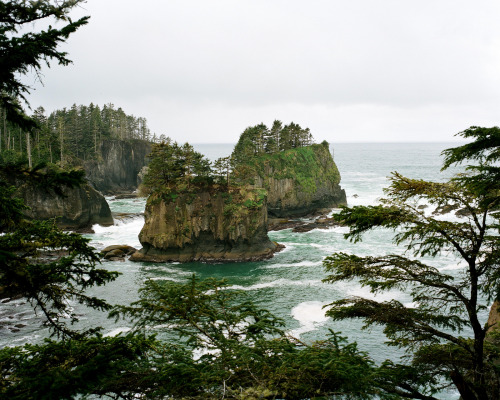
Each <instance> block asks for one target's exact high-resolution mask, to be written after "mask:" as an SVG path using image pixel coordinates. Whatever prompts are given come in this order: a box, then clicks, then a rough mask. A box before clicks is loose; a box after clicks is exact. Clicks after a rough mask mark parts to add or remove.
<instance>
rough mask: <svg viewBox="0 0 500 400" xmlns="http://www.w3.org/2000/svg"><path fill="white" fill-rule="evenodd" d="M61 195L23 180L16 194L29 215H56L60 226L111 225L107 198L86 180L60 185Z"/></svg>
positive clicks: (41, 218) (111, 218) (86, 226)
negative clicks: (66, 185)
mask: <svg viewBox="0 0 500 400" xmlns="http://www.w3.org/2000/svg"><path fill="white" fill-rule="evenodd" d="M62 192H63V196H59V195H57V194H56V193H54V192H53V191H52V190H47V189H45V188H43V187H38V186H34V185H27V184H24V185H22V186H20V187H19V188H18V192H17V193H18V195H19V196H20V197H21V198H22V199H23V200H24V202H25V204H26V205H27V206H29V207H30V210H27V211H25V215H26V216H27V217H28V218H31V219H38V220H45V219H50V218H57V225H58V226H59V227H61V228H63V229H71V230H80V229H88V228H90V227H92V225H94V224H99V225H104V226H107V225H113V217H112V216H111V210H110V209H109V206H108V203H107V202H106V199H105V198H104V197H103V195H102V194H101V193H99V192H98V191H96V190H95V189H94V188H92V187H91V186H90V185H89V184H83V185H81V186H80V187H74V188H63V189H62Z"/></svg>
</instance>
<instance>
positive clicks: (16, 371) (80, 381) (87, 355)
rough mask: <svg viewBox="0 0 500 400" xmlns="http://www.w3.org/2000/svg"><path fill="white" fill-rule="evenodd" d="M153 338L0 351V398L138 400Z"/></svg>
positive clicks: (96, 339)
mask: <svg viewBox="0 0 500 400" xmlns="http://www.w3.org/2000/svg"><path fill="white" fill-rule="evenodd" d="M155 344H156V342H155V340H154V339H152V338H145V337H143V336H140V335H127V336H121V337H114V338H103V337H100V336H97V337H90V338H85V339H82V340H67V341H53V340H46V341H45V342H44V343H43V344H40V345H29V344H28V345H25V346H23V347H6V348H4V349H1V350H0V372H1V374H2V380H1V382H0V396H2V398H5V399H7V398H8V399H12V400H14V399H16V400H24V399H47V398H51V399H74V398H81V396H82V395H90V394H94V395H99V396H104V395H108V396H111V397H113V398H118V396H119V397H120V398H131V397H133V396H134V394H135V395H138V394H141V393H140V392H137V388H138V387H140V379H141V372H142V373H144V370H143V366H144V365H145V364H146V363H147V362H148V359H147V353H146V352H147V351H148V350H150V349H151V348H152V347H154V345H155Z"/></svg>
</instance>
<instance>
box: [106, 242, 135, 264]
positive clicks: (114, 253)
mask: <svg viewBox="0 0 500 400" xmlns="http://www.w3.org/2000/svg"><path fill="white" fill-rule="evenodd" d="M136 251H137V249H136V248H134V247H132V246H127V245H113V246H108V247H106V248H105V249H103V250H101V252H100V253H99V254H100V255H101V256H102V257H103V258H104V259H105V260H109V261H123V260H124V259H125V257H126V256H130V255H132V254H134V253H135V252H136Z"/></svg>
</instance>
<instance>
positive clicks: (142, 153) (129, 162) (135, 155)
mask: <svg viewBox="0 0 500 400" xmlns="http://www.w3.org/2000/svg"><path fill="white" fill-rule="evenodd" d="M150 152H151V144H150V143H148V142H145V141H142V140H130V141H123V140H106V141H104V142H102V144H101V149H100V160H99V161H87V162H85V165H84V168H85V172H86V175H87V179H88V180H89V181H90V182H91V183H92V185H93V186H94V187H95V188H96V189H97V190H99V191H100V192H102V193H105V194H116V193H122V192H133V191H134V190H136V189H137V187H138V185H139V183H140V182H138V175H139V172H140V171H141V169H142V168H143V167H144V166H145V165H146V163H147V159H146V157H147V156H148V155H149V153H150Z"/></svg>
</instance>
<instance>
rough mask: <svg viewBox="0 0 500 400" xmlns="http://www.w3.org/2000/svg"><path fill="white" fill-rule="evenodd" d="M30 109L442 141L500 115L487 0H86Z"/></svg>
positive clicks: (329, 135)
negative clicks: (88, 108) (78, 108)
mask: <svg viewBox="0 0 500 400" xmlns="http://www.w3.org/2000/svg"><path fill="white" fill-rule="evenodd" d="M83 15H90V17H91V18H90V21H89V23H88V25H86V26H83V27H82V28H80V29H79V30H78V31H77V32H75V33H74V34H73V35H72V36H70V38H69V39H68V40H67V42H66V43H65V44H64V45H62V46H61V49H63V50H64V51H67V52H68V54H69V58H70V59H71V60H72V61H73V64H72V65H70V66H66V67H63V66H58V65H55V64H52V65H51V68H50V69H49V68H43V70H42V74H43V79H42V80H43V86H42V85H41V84H40V83H39V82H38V81H37V80H36V79H35V78H34V77H33V76H28V77H26V78H25V81H26V82H27V83H29V84H30V85H31V86H32V87H33V88H34V90H33V91H32V93H31V95H30V96H29V97H28V99H29V102H30V104H31V107H32V109H35V108H36V107H38V106H40V105H41V106H43V107H44V108H45V109H46V110H47V111H49V112H50V111H53V110H55V109H60V108H63V107H68V108H69V107H71V105H72V104H74V103H76V104H86V105H88V104H90V103H91V102H93V103H94V104H98V105H100V106H102V105H103V104H107V103H113V104H114V105H115V106H116V107H121V108H122V109H123V110H124V111H125V112H126V113H127V114H133V115H135V116H136V117H145V118H146V119H147V121H148V125H149V127H150V128H151V130H152V131H153V132H155V133H156V134H157V135H161V134H164V135H166V136H170V137H171V138H172V139H174V140H177V141H179V142H185V141H189V142H190V143H235V142H236V141H237V139H238V137H239V134H240V133H241V132H243V130H244V129H245V128H246V127H248V126H253V125H256V124H259V123H261V122H263V123H265V124H266V125H268V126H270V125H271V124H272V122H273V121H274V120H275V119H279V120H281V121H283V122H284V123H289V122H291V121H293V122H295V123H298V124H300V125H301V126H302V127H309V128H310V130H311V132H312V134H313V136H314V138H315V139H316V141H318V142H321V141H323V140H327V141H329V142H332V143H338V142H363V141H364V142H415V141H453V140H456V138H455V137H454V135H455V134H456V133H458V132H460V131H462V130H464V129H466V128H468V127H470V126H472V125H476V126H486V127H490V126H497V125H499V124H500V122H499V118H500V24H499V23H498V21H499V20H500V2H499V1H498V0H477V1H474V2H472V1H470V0H467V1H462V0H419V1H416V0H413V1H409V0H407V1H401V0H377V1H372V0H308V1H305V0H302V1H300V0H141V1H140V2H138V1H136V0H134V1H131V0H88V1H87V2H86V3H85V4H83V5H82V6H81V7H79V8H78V9H74V10H73V12H72V13H71V16H72V18H73V19H75V18H77V17H79V16H83Z"/></svg>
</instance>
